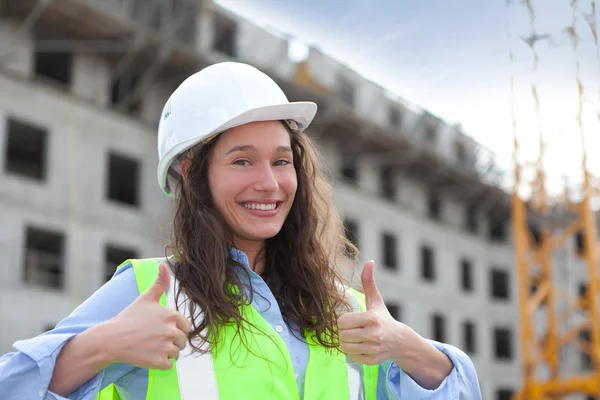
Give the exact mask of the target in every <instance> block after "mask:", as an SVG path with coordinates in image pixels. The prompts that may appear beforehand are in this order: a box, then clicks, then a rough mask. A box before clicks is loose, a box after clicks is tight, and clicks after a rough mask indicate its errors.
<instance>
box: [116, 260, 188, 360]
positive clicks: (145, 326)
mask: <svg viewBox="0 0 600 400" xmlns="http://www.w3.org/2000/svg"><path fill="white" fill-rule="evenodd" d="M170 278H171V277H170V275H169V268H168V267H167V266H166V265H165V264H162V263H161V264H160V266H159V272H158V277H157V278H156V281H155V282H154V284H153V285H152V286H151V287H150V289H148V291H147V292H146V293H143V294H142V295H140V296H139V297H138V298H137V299H136V300H135V301H134V302H133V303H131V304H130V305H129V306H128V307H127V308H125V309H124V310H123V311H121V313H119V315H117V316H116V317H114V318H113V319H112V320H110V321H107V322H106V324H107V325H109V330H110V331H111V332H112V333H111V337H112V338H113V339H112V340H111V341H110V342H109V343H107V347H110V349H107V352H108V356H109V358H110V362H113V363H126V364H129V365H133V366H136V367H140V368H147V369H162V370H168V369H170V368H171V367H172V366H173V362H172V361H171V360H170V359H173V358H174V359H177V358H178V357H179V351H180V349H183V348H184V347H185V344H186V341H187V334H188V333H189V332H190V331H191V330H192V325H191V323H190V321H189V320H188V319H187V318H186V317H184V316H183V315H182V314H180V313H179V312H177V311H175V310H173V309H170V308H167V307H163V306H161V305H160V304H159V301H160V298H161V296H162V294H163V293H164V292H165V291H166V290H167V289H168V287H169V282H170Z"/></svg>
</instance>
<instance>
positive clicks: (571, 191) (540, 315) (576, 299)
mask: <svg viewBox="0 0 600 400" xmlns="http://www.w3.org/2000/svg"><path fill="white" fill-rule="evenodd" d="M522 3H523V4H524V5H525V6H526V7H527V11H528V13H529V17H530V24H531V29H532V35H531V36H530V37H529V38H524V39H523V40H524V41H525V42H526V43H527V44H528V45H529V46H530V48H531V50H532V54H533V59H534V62H533V73H534V76H535V73H536V72H537V66H538V62H539V57H538V55H537V52H536V47H535V45H536V43H537V42H538V41H541V40H545V39H546V38H547V37H548V35H539V34H537V33H536V31H535V12H534V9H533V7H532V3H531V1H529V0H526V1H523V2H522ZM507 5H508V6H509V5H510V1H507ZM570 5H571V7H572V10H573V22H572V25H571V26H569V27H567V29H566V30H565V32H566V33H567V34H568V36H569V37H570V38H571V39H572V44H573V48H574V50H575V56H576V58H577V45H578V41H579V37H578V36H577V33H576V31H575V26H576V15H577V7H578V4H577V1H571V4H570ZM593 13H594V14H595V6H594V11H593ZM592 30H593V31H594V36H595V35H596V32H595V24H594V25H592ZM509 34H510V30H509ZM510 61H511V63H512V62H513V61H514V60H513V53H512V51H510ZM576 70H577V77H576V81H577V90H578V94H579V106H578V115H577V121H578V130H579V140H580V141H581V145H582V149H583V157H582V164H581V169H580V171H581V174H582V183H581V184H580V186H579V184H578V187H575V186H574V185H573V184H570V183H569V181H568V180H566V181H565V184H564V193H563V194H561V195H560V196H552V195H551V194H550V193H549V192H548V175H547V170H546V169H545V165H544V162H545V151H546V144H547V132H545V131H544V130H543V128H542V126H541V118H540V109H539V97H538V88H537V86H536V84H535V82H534V83H533V84H532V85H531V94H532V97H533V100H534V103H535V109H536V111H535V112H536V116H537V120H538V130H539V132H538V135H539V155H538V160H537V162H535V163H533V165H532V164H530V163H528V162H526V161H525V159H524V157H523V154H522V149H521V146H520V144H521V140H522V139H523V138H522V137H520V136H519V135H518V134H517V129H516V117H515V109H514V104H513V107H512V126H513V164H514V189H513V193H512V220H513V233H514V246H515V255H516V262H517V272H518V284H519V287H518V292H519V313H520V324H519V325H520V333H521V340H520V342H521V350H522V351H521V358H522V366H523V386H522V388H521V390H520V391H519V392H518V394H516V395H515V397H514V398H515V399H519V400H542V399H562V398H566V396H570V395H573V394H585V395H587V396H590V397H595V398H600V397H599V396H600V319H599V316H600V314H599V308H598V293H600V281H599V280H598V240H597V232H598V231H597V226H596V223H597V222H596V216H595V214H594V211H593V209H592V200H593V199H594V198H596V197H597V196H598V193H599V192H598V187H597V182H598V181H597V180H596V179H595V178H594V177H593V176H592V175H591V173H590V171H589V169H588V155H587V150H588V149H587V148H586V143H585V132H584V126H583V122H582V108H583V90H584V89H583V85H582V83H581V80H580V77H579V61H578V60H577V68H576ZM511 93H514V80H513V79H511ZM513 103H514V100H513ZM528 171H533V172H534V174H533V175H534V176H535V178H533V179H530V180H528V179H527V177H526V176H527V173H526V172H528ZM577 238H579V239H577ZM574 239H575V240H574ZM572 240H573V241H572ZM577 240H579V242H580V243H581V245H582V246H581V247H582V249H581V251H580V253H579V257H580V259H581V261H582V262H583V264H584V266H585V269H586V272H587V279H588V287H587V290H583V291H582V292H581V293H576V294H573V293H572V290H569V289H568V288H567V287H565V282H562V281H561V278H560V277H557V276H556V275H557V272H558V271H559V270H560V268H565V267H566V268H572V266H564V265H559V264H560V263H561V262H560V260H561V258H562V256H564V255H565V254H569V252H570V250H569V244H571V243H573V242H574V241H577ZM566 346H572V348H575V349H578V350H579V351H580V352H581V353H583V354H586V355H588V356H589V364H590V365H589V368H588V370H587V371H586V372H581V371H580V370H579V369H578V368H567V367H566V364H567V363H565V362H564V360H563V358H564V356H565V352H564V351H563V350H564V349H565V348H566Z"/></svg>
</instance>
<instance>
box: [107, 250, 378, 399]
mask: <svg viewBox="0 0 600 400" xmlns="http://www.w3.org/2000/svg"><path fill="white" fill-rule="evenodd" d="M128 263H131V264H132V265H133V270H134V273H135V278H136V281H137V285H138V289H139V293H140V294H142V293H145V292H146V291H147V290H148V289H149V288H150V287H151V286H152V284H153V283H154V282H155V281H156V278H157V277H158V271H159V268H158V266H159V260H157V259H140V260H127V261H125V262H123V263H122V264H121V265H120V266H119V268H121V267H122V266H124V265H126V264H128ZM174 281H175V282H174ZM174 284H175V285H176V284H177V282H176V280H175V279H174V278H173V277H172V276H171V288H170V290H169V291H167V292H166V293H163V295H162V297H161V299H160V304H161V305H162V306H164V307H169V306H173V304H172V300H171V301H170V302H169V301H168V299H167V295H168V294H170V293H169V292H170V291H171V292H172V293H175V292H176V291H175V290H176V289H174V287H173V285H174ZM172 293H171V297H174V295H172ZM182 295H183V293H182ZM347 295H349V296H352V297H351V300H353V303H354V304H355V306H357V308H358V310H357V311H365V310H366V305H365V298H364V295H363V294H362V293H360V292H358V291H356V290H354V289H351V288H348V289H347ZM185 308H187V307H185ZM180 311H182V312H183V310H180ZM240 312H242V313H243V315H244V317H245V318H247V319H248V320H249V321H250V322H251V323H253V324H254V325H255V326H256V327H258V328H259V329H260V330H261V332H265V333H266V335H265V334H248V335H246V336H245V340H246V344H248V345H250V346H251V348H252V349H256V350H255V351H248V348H247V347H245V346H244V345H242V341H241V338H240V335H239V334H237V329H236V327H235V326H234V325H233V324H229V325H223V326H222V327H221V328H220V329H221V330H220V331H219V333H220V335H221V336H220V338H219V343H218V344H217V345H216V346H215V347H213V348H211V351H210V353H208V354H206V355H199V354H198V353H194V354H191V351H190V352H188V353H187V354H185V355H184V351H182V353H181V354H180V357H179V359H178V361H173V367H172V368H171V369H169V370H167V371H163V370H157V369H149V370H148V391H147V394H146V399H147V400H165V399H169V400H182V398H183V394H184V393H190V391H193V390H194V388H193V386H194V385H196V386H197V385H200V387H196V388H195V390H196V392H200V393H195V394H194V393H191V395H192V396H189V395H186V396H185V400H188V398H189V397H191V398H192V399H195V398H202V399H206V400H237V399H242V398H243V399H257V400H258V399H260V400H263V399H277V400H280V399H281V400H300V399H299V394H298V388H297V385H296V377H295V374H294V368H293V365H292V361H291V357H290V353H289V351H288V349H287V346H286V345H285V342H284V341H283V339H282V338H281V336H280V335H279V334H278V333H277V332H276V331H275V330H274V329H273V328H272V327H271V325H269V323H268V322H267V321H266V320H265V319H264V318H263V317H262V316H261V315H260V313H259V312H258V311H257V310H256V309H255V308H254V307H252V306H251V305H249V304H247V305H243V306H240ZM305 336H306V341H307V344H308V346H309V361H308V365H307V368H306V372H305V379H304V398H305V399H307V400H319V399H327V400H357V399H358V398H359V397H360V398H363V397H362V396H364V399H366V400H376V396H377V375H378V366H377V365H375V366H367V365H362V366H360V367H359V369H361V371H358V370H356V368H355V369H354V370H352V369H351V368H350V363H349V362H348V360H347V359H346V355H345V354H343V353H341V352H339V351H335V350H334V351H331V350H330V351H329V352H328V351H327V350H326V349H325V348H324V347H323V346H320V345H319V344H318V342H316V341H315V340H314V335H310V334H305ZM189 347H190V346H189V343H188V344H187V346H186V348H188V349H189ZM254 353H259V354H254ZM199 363H201V364H199ZM199 377H201V378H202V379H203V381H202V379H198V378H199ZM199 380H200V381H202V383H200V382H198V381H199ZM186 382H187V383H186ZM183 386H185V387H183ZM359 393H361V395H360V396H359ZM188 396H189V397H188ZM196 396H201V397H196ZM98 400H127V399H121V398H120V396H119V393H118V392H117V389H116V387H115V386H114V384H111V385H109V386H107V387H106V388H104V389H103V390H102V391H100V393H99V395H98Z"/></svg>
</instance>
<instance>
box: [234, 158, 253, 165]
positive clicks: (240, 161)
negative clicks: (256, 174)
mask: <svg viewBox="0 0 600 400" xmlns="http://www.w3.org/2000/svg"><path fill="white" fill-rule="evenodd" d="M233 164H235V165H241V166H243V167H247V166H249V165H250V161H248V160H246V159H239V160H235V161H234V162H233Z"/></svg>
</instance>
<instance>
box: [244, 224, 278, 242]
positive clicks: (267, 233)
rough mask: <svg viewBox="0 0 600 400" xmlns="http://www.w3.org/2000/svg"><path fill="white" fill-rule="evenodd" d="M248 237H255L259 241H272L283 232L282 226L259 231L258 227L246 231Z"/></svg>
mask: <svg viewBox="0 0 600 400" xmlns="http://www.w3.org/2000/svg"><path fill="white" fill-rule="evenodd" d="M246 232H247V235H248V236H250V237H253V238H255V239H258V240H266V239H270V238H272V237H274V236H277V234H278V233H279V232H281V226H279V227H264V228H262V229H257V227H253V228H251V229H248V230H246Z"/></svg>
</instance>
